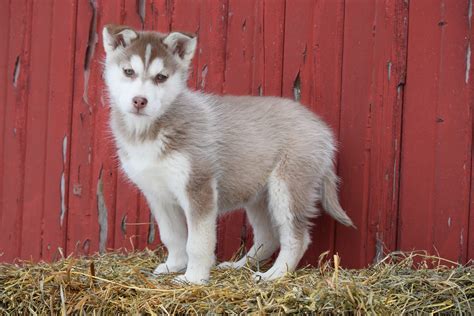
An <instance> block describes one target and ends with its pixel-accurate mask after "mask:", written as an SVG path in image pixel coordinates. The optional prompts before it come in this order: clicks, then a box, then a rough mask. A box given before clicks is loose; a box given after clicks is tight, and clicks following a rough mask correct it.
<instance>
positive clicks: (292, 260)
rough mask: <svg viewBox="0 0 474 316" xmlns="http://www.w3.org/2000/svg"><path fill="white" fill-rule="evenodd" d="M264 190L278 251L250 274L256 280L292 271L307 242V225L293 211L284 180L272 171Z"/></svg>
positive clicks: (290, 196) (271, 277) (289, 193)
mask: <svg viewBox="0 0 474 316" xmlns="http://www.w3.org/2000/svg"><path fill="white" fill-rule="evenodd" d="M268 193H269V209H270V212H271V216H272V219H273V221H274V224H275V225H276V226H277V227H278V234H279V240H280V253H279V254H278V257H277V259H276V261H275V263H274V264H273V266H272V267H271V268H270V269H269V270H268V271H266V272H257V273H255V274H254V278H255V279H256V280H257V281H258V280H260V279H262V280H267V281H268V280H274V279H277V278H279V277H282V276H283V275H285V274H286V273H287V272H292V271H294V270H295V269H296V267H297V265H298V263H299V261H300V260H301V258H302V257H303V254H304V253H305V251H306V249H307V248H308V245H309V243H310V237H309V230H308V226H307V224H306V223H304V222H303V223H301V222H300V221H299V219H298V218H297V216H296V214H295V209H294V208H295V203H294V195H292V194H291V192H290V191H289V188H288V186H287V183H286V182H285V181H284V180H283V179H281V178H279V177H278V176H276V175H275V174H272V176H271V178H270V181H269V190H268ZM299 194H300V193H299Z"/></svg>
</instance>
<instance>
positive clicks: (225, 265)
mask: <svg viewBox="0 0 474 316" xmlns="http://www.w3.org/2000/svg"><path fill="white" fill-rule="evenodd" d="M244 266H245V262H244V263H242V262H241V261H240V260H239V261H236V262H234V261H225V262H221V263H219V265H217V268H219V269H240V268H243V267H244Z"/></svg>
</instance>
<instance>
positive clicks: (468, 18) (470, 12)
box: [467, 0, 472, 28]
mask: <svg viewBox="0 0 474 316" xmlns="http://www.w3.org/2000/svg"><path fill="white" fill-rule="evenodd" d="M467 22H468V23H469V28H471V25H472V24H471V23H472V0H469V7H468V9H467Z"/></svg>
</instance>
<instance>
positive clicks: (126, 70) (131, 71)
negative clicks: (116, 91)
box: [123, 68, 135, 77]
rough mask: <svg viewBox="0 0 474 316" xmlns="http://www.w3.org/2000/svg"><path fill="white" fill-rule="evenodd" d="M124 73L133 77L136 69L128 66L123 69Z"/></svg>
mask: <svg viewBox="0 0 474 316" xmlns="http://www.w3.org/2000/svg"><path fill="white" fill-rule="evenodd" d="M123 73H124V74H125V76H127V77H132V76H133V75H135V71H133V69H130V68H126V69H124V70H123Z"/></svg>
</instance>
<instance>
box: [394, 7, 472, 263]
mask: <svg viewBox="0 0 474 316" xmlns="http://www.w3.org/2000/svg"><path fill="white" fill-rule="evenodd" d="M436 4H437V5H433V2H430V1H417V2H412V3H411V4H410V20H409V25H410V27H409V34H408V41H409V42H408V47H409V48H408V65H407V71H408V72H407V84H406V89H405V101H404V105H403V106H404V111H403V139H402V165H401V186H400V218H399V220H400V229H399V235H398V243H399V247H400V248H401V249H404V250H411V249H426V250H428V251H430V252H435V253H436V252H439V253H440V254H442V255H443V256H445V257H447V258H449V259H451V260H455V261H465V260H466V259H467V232H468V214H469V213H468V210H469V192H470V185H471V173H470V168H471V166H470V165H471V159H472V157H471V155H472V151H471V147H472V112H471V107H470V106H471V104H470V100H471V99H469V96H470V95H469V85H468V82H466V81H468V79H467V75H466V69H467V68H466V67H468V64H467V63H466V54H467V47H468V37H467V36H466V34H468V32H469V21H468V4H467V3H466V2H463V1H436ZM471 97H472V96H471Z"/></svg>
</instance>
